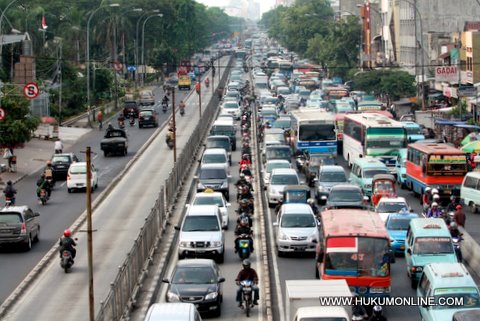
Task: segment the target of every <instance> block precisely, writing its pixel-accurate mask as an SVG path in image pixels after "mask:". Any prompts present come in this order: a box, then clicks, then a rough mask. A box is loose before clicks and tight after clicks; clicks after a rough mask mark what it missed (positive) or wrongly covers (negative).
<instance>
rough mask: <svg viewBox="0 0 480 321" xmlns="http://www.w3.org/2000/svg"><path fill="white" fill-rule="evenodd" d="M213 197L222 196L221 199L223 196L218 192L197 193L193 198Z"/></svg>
mask: <svg viewBox="0 0 480 321" xmlns="http://www.w3.org/2000/svg"><path fill="white" fill-rule="evenodd" d="M214 196H222V197H223V194H222V193H220V192H215V191H214V192H198V193H197V194H195V198H197V197H214Z"/></svg>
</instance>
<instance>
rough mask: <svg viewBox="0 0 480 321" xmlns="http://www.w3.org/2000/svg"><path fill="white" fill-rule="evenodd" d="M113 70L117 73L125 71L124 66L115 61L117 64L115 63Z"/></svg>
mask: <svg viewBox="0 0 480 321" xmlns="http://www.w3.org/2000/svg"><path fill="white" fill-rule="evenodd" d="M113 68H114V69H115V70H116V71H121V70H122V69H123V65H122V64H121V63H120V62H118V61H115V62H114V63H113Z"/></svg>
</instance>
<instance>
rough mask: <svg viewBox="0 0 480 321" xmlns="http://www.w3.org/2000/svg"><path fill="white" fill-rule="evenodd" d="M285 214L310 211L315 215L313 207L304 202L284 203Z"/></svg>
mask: <svg viewBox="0 0 480 321" xmlns="http://www.w3.org/2000/svg"><path fill="white" fill-rule="evenodd" d="M282 212H283V214H299V212H302V213H309V214H312V215H313V211H312V207H311V206H310V205H309V204H304V203H287V204H283V205H282Z"/></svg>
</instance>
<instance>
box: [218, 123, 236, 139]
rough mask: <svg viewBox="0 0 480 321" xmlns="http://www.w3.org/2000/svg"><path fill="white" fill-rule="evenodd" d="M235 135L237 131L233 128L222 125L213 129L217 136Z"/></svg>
mask: <svg viewBox="0 0 480 321" xmlns="http://www.w3.org/2000/svg"><path fill="white" fill-rule="evenodd" d="M233 133H235V129H234V128H233V126H222V125H215V126H213V127H212V134H215V135H225V136H229V135H233Z"/></svg>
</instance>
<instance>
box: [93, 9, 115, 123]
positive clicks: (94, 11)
mask: <svg viewBox="0 0 480 321" xmlns="http://www.w3.org/2000/svg"><path fill="white" fill-rule="evenodd" d="M106 7H111V8H114V7H120V4H118V3H111V4H109V5H106V6H100V7H98V8H97V9H95V10H93V11H92V13H91V14H90V16H89V17H88V20H87V52H86V59H85V60H86V61H85V67H86V68H87V108H88V111H89V112H90V21H92V18H93V15H94V14H95V13H96V12H97V11H98V10H100V9H102V8H106ZM88 123H89V124H90V115H89V116H88Z"/></svg>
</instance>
